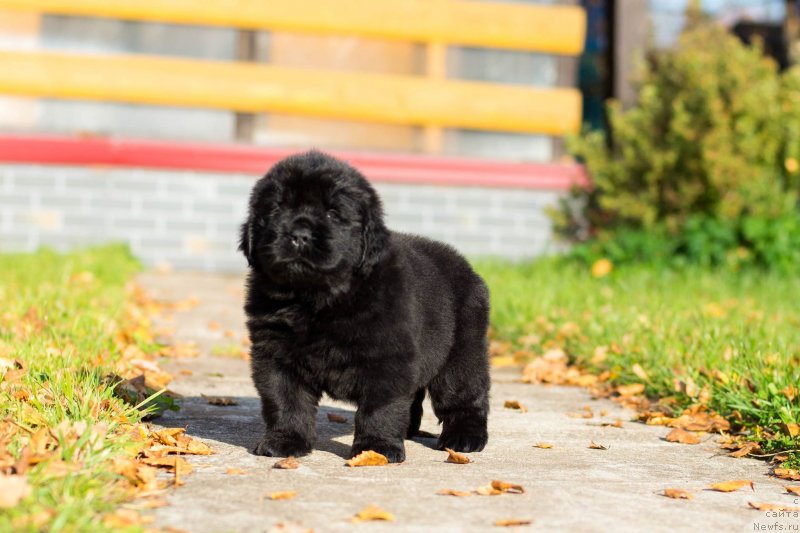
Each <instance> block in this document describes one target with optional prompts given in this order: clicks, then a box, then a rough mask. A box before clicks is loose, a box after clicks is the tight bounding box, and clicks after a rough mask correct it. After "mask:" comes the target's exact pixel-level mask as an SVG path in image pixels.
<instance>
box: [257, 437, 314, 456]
mask: <svg viewBox="0 0 800 533" xmlns="http://www.w3.org/2000/svg"><path fill="white" fill-rule="evenodd" d="M311 450H312V446H311V443H310V442H308V440H307V439H304V438H303V437H301V436H300V435H296V434H294V435H266V436H265V437H264V438H263V439H261V440H260V441H259V442H258V444H256V447H255V448H254V449H253V453H254V454H256V455H265V456H267V457H289V456H290V455H291V456H294V457H302V456H304V455H308V454H309V453H311Z"/></svg>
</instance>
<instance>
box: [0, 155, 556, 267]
mask: <svg viewBox="0 0 800 533" xmlns="http://www.w3.org/2000/svg"><path fill="white" fill-rule="evenodd" d="M256 179H257V176H244V175H235V174H233V175H232V174H215V173H195V172H165V171H151V170H138V169H108V168H96V169H95V168H84V167H49V166H36V165H4V166H0V252H10V251H33V250H35V249H37V248H38V247H40V246H47V247H50V248H54V249H56V250H68V249H71V248H75V247H79V246H86V245H91V244H98V243H105V242H126V243H128V244H129V245H130V247H131V249H132V251H133V253H134V254H135V255H136V256H137V257H139V258H140V259H141V260H142V261H143V262H144V263H145V264H147V265H150V266H154V265H158V264H162V263H169V264H171V265H172V266H173V267H174V268H176V269H182V270H205V271H215V272H241V271H242V270H244V268H245V262H244V259H243V258H242V257H241V256H240V255H239V254H238V252H237V251H236V245H237V238H238V235H237V233H238V227H239V224H240V223H241V222H242V221H243V220H244V217H245V214H246V208H247V198H248V195H249V192H250V188H251V187H252V185H253V183H254V181H255V180H256ZM376 188H377V189H378V192H379V193H380V194H381V196H382V198H383V200H384V206H385V210H386V215H387V222H388V224H389V227H390V228H392V229H394V230H398V231H406V232H411V233H417V234H420V235H427V236H430V237H433V238H436V239H440V240H443V241H446V242H449V243H451V244H453V245H454V246H455V247H456V248H458V249H459V250H461V251H462V252H463V253H464V254H466V255H468V256H471V257H481V256H498V257H506V258H513V259H520V258H526V257H533V256H536V255H539V254H542V253H545V252H547V251H548V250H553V249H554V246H553V244H552V241H551V226H550V222H549V220H548V218H547V216H546V215H545V213H544V209H545V207H546V206H548V205H552V204H554V203H555V202H556V200H557V198H558V194H559V193H557V192H554V191H544V190H528V189H501V188H484V187H439V186H424V185H399V184H387V183H379V184H376Z"/></svg>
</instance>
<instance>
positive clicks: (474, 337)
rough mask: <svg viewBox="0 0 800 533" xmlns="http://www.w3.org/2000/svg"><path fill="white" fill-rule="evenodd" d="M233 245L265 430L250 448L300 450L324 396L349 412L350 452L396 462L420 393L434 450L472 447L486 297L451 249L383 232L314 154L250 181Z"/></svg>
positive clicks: (359, 183)
mask: <svg viewBox="0 0 800 533" xmlns="http://www.w3.org/2000/svg"><path fill="white" fill-rule="evenodd" d="M240 250H241V251H242V252H243V253H244V255H245V257H246V258H247V261H248V263H249V265H250V275H249V278H248V288H247V298H246V304H245V312H246V313H247V318H248V320H247V327H248V329H249V332H250V339H251V341H252V349H251V365H252V368H251V369H252V376H253V381H254V382H255V386H256V389H257V390H258V393H259V395H260V396H261V406H262V413H263V416H264V421H265V422H266V426H267V432H266V435H265V436H264V438H263V439H262V440H261V442H259V443H258V444H257V445H256V447H255V453H256V454H259V455H268V456H289V455H294V456H301V455H306V454H308V453H310V452H311V450H312V448H313V447H314V441H315V427H314V426H315V419H316V413H317V404H318V403H319V400H320V398H321V396H322V393H326V394H328V396H330V397H331V398H334V399H337V400H344V401H348V402H353V403H355V404H356V405H357V407H358V410H357V412H356V415H355V438H354V441H353V447H352V449H351V450H350V455H351V456H355V455H358V454H359V453H361V452H363V451H365V450H373V451H376V452H378V453H381V454H383V455H385V456H386V457H387V458H388V459H389V461H391V462H402V461H403V460H404V459H405V447H404V442H403V440H404V439H405V438H411V437H413V436H415V435H416V434H417V432H418V430H419V426H420V420H421V418H422V400H423V399H424V397H425V391H427V392H428V394H429V395H430V399H431V404H432V405H433V411H434V413H435V414H436V416H437V417H438V418H439V421H440V422H441V423H442V424H443V427H442V432H441V436H440V437H439V441H438V447H439V449H444V448H452V449H453V450H458V451H462V452H474V451H480V450H482V449H483V447H484V446H485V445H486V441H487V439H488V435H487V431H486V417H487V414H488V411H489V402H488V396H489V363H488V356H487V347H486V333H487V327H488V320H489V292H488V290H487V288H486V285H485V284H484V282H483V280H482V279H481V278H480V277H479V276H478V275H477V274H476V273H475V272H474V271H473V270H472V268H471V267H470V265H469V264H468V263H467V261H466V260H465V259H464V258H463V257H461V256H460V255H459V254H458V253H457V252H456V251H455V250H453V249H452V248H451V247H449V246H447V245H445V244H442V243H439V242H435V241H431V240H428V239H425V238H423V237H418V236H415V235H406V234H403V233H395V232H392V231H389V230H388V229H387V228H386V226H385V225H384V222H383V212H382V208H381V201H380V199H379V198H378V195H377V194H376V192H375V190H374V189H373V188H372V187H371V186H370V184H369V183H368V182H367V180H366V179H365V178H364V176H362V175H361V174H360V173H359V172H358V171H357V170H356V169H354V168H353V167H351V166H349V165H348V164H346V163H344V162H342V161H338V160H336V159H334V158H332V157H330V156H327V155H325V154H322V153H320V152H315V151H312V152H309V153H306V154H302V155H296V156H293V157H289V158H287V159H284V160H283V161H280V162H279V163H277V164H276V165H275V166H274V167H273V168H272V169H271V170H270V171H269V172H268V173H267V175H266V176H265V177H264V178H262V179H261V180H259V181H258V182H257V183H256V184H255V187H254V188H253V191H252V194H251V197H250V212H249V216H248V218H247V221H246V222H245V223H244V224H243V225H242V233H241V242H240Z"/></svg>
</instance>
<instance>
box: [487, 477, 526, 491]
mask: <svg viewBox="0 0 800 533" xmlns="http://www.w3.org/2000/svg"><path fill="white" fill-rule="evenodd" d="M491 486H492V488H493V489H495V490H499V491H500V492H509V493H511V494H523V493H524V492H525V488H524V487H523V486H522V485H515V484H514V483H506V482H505V481H499V480H494V481H492V485H491Z"/></svg>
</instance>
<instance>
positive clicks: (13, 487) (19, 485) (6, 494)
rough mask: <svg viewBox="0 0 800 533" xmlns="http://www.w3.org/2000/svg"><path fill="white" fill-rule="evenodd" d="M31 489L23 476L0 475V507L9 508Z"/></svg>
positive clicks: (28, 493)
mask: <svg viewBox="0 0 800 533" xmlns="http://www.w3.org/2000/svg"><path fill="white" fill-rule="evenodd" d="M32 490H33V489H32V488H31V486H30V485H29V484H28V478H27V477H25V476H16V475H11V476H6V475H0V509H10V508H11V507H14V506H16V505H17V504H18V503H19V502H20V501H22V499H23V498H26V497H27V496H29V495H30V493H31V491H32Z"/></svg>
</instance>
